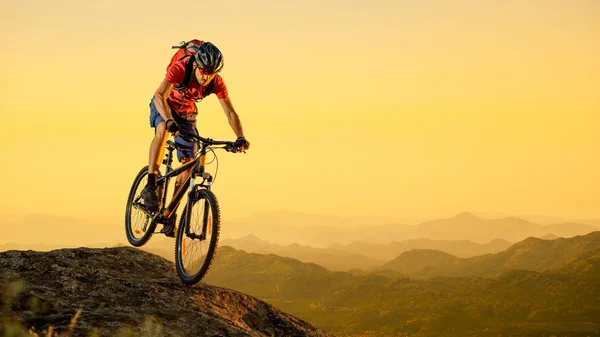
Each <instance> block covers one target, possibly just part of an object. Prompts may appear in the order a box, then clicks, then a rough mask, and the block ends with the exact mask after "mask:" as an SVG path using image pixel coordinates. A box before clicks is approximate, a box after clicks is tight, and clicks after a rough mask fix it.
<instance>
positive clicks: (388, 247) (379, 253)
mask: <svg viewBox="0 0 600 337" xmlns="http://www.w3.org/2000/svg"><path fill="white" fill-rule="evenodd" d="M511 245H512V243H511V242H508V241H506V240H503V239H494V240H492V241H490V242H488V243H475V242H472V241H469V240H433V239H410V240H402V241H395V242H391V243H388V244H376V243H366V242H352V243H350V244H347V245H341V244H339V243H338V244H333V245H331V246H330V248H331V249H337V250H343V251H347V252H354V253H358V254H361V255H364V256H367V257H370V258H372V259H378V260H384V261H390V260H392V259H394V258H396V257H397V256H398V255H400V254H401V253H403V252H406V251H409V250H411V249H432V250H439V251H442V252H446V253H448V254H452V255H455V256H458V257H472V256H477V255H484V254H489V253H498V252H501V251H503V250H505V249H507V248H508V247H510V246H511Z"/></svg>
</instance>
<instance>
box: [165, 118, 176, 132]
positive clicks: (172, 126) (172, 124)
mask: <svg viewBox="0 0 600 337" xmlns="http://www.w3.org/2000/svg"><path fill="white" fill-rule="evenodd" d="M167 131H169V132H173V133H175V132H177V131H179V124H177V122H175V121H174V120H172V119H169V120H167Z"/></svg>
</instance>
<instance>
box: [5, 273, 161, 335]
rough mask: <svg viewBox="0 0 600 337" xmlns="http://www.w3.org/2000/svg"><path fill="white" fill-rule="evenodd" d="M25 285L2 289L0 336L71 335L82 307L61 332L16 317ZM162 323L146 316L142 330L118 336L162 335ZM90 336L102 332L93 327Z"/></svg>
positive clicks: (33, 306)
mask: <svg viewBox="0 0 600 337" xmlns="http://www.w3.org/2000/svg"><path fill="white" fill-rule="evenodd" d="M24 287H25V285H24V283H23V282H22V281H21V280H16V281H11V282H9V283H8V284H6V285H5V287H4V289H2V297H1V298H0V302H1V303H3V304H4V305H3V311H2V317H0V337H31V336H35V337H69V336H71V334H72V333H73V330H74V329H75V327H76V325H77V321H78V319H79V317H80V316H81V313H82V312H83V309H82V308H79V309H78V310H77V311H76V312H75V313H74V314H73V317H71V320H70V322H69V326H68V327H67V328H66V329H65V330H64V331H61V332H58V331H56V330H55V328H54V326H50V327H48V328H47V329H44V330H42V331H36V330H35V327H33V326H32V327H29V328H26V327H24V326H23V324H22V323H21V321H19V320H18V319H17V318H16V317H15V313H14V312H13V306H14V305H15V303H17V302H18V298H19V296H20V294H21V293H22V291H23V289H24ZM36 306H37V304H36V303H35V302H34V303H32V304H31V308H30V309H31V310H32V311H34V312H35V311H36V310H37V309H38V308H36ZM161 330H162V324H161V323H160V321H158V320H157V319H155V318H153V317H146V319H145V321H144V323H143V325H142V326H141V328H140V332H136V331H133V330H131V329H128V328H123V329H121V330H119V331H118V332H117V333H116V334H115V336H116V337H158V336H160V335H161ZM88 336H89V337H99V336H100V332H99V330H97V329H93V330H92V331H90V332H89V334H88Z"/></svg>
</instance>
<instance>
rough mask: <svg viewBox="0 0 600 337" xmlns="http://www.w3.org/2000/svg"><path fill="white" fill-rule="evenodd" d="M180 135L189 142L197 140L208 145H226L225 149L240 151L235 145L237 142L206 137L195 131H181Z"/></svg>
mask: <svg viewBox="0 0 600 337" xmlns="http://www.w3.org/2000/svg"><path fill="white" fill-rule="evenodd" d="M179 136H180V137H181V138H183V139H185V140H187V141H188V142H191V141H196V142H202V143H204V144H206V145H209V146H210V145H225V146H224V147H223V148H224V149H225V151H227V152H234V153H235V152H238V151H237V149H236V147H235V142H231V141H225V140H214V139H212V138H204V137H202V136H199V135H196V134H193V133H183V132H180V133H179Z"/></svg>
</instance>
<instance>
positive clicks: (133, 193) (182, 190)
mask: <svg viewBox="0 0 600 337" xmlns="http://www.w3.org/2000/svg"><path fill="white" fill-rule="evenodd" d="M180 136H181V137H182V138H184V139H186V140H188V141H195V142H196V143H197V144H198V145H199V149H200V150H199V151H198V153H197V154H196V156H195V157H194V159H193V160H192V161H190V162H188V163H186V164H184V165H181V166H180V167H178V168H176V169H173V168H172V163H173V151H174V150H176V149H177V144H176V143H175V142H173V141H171V140H167V147H166V154H165V159H163V161H162V163H163V164H164V165H166V170H165V174H164V175H161V174H160V169H159V172H158V174H157V179H156V185H157V189H156V190H157V194H158V197H159V207H158V209H159V211H157V212H151V211H150V210H148V209H147V208H146V207H145V206H144V204H143V203H142V202H141V201H142V198H141V191H142V189H143V188H144V184H142V182H145V181H147V179H145V178H146V177H147V175H148V166H147V165H146V166H145V167H143V168H142V169H141V170H140V172H139V173H138V174H137V176H136V177H135V179H134V181H133V184H132V186H131V190H130V192H129V196H128V199H127V206H126V208H125V233H126V235H127V240H128V241H129V243H130V244H131V245H133V246H134V247H141V246H143V245H144V244H145V243H146V242H148V240H150V238H151V237H152V235H153V234H155V230H156V226H157V225H158V224H159V223H160V224H163V228H162V230H161V231H160V232H158V233H163V234H166V233H167V232H166V231H167V230H173V229H172V226H175V225H176V218H177V216H176V213H175V210H176V209H177V207H178V206H179V203H180V201H181V199H182V198H183V197H184V195H185V194H186V191H187V197H188V198H187V202H186V205H185V208H184V210H183V213H182V216H181V219H180V221H179V226H175V227H177V233H176V235H175V266H176V269H177V275H178V276H179V278H180V279H181V281H182V282H183V283H184V284H188V285H193V284H195V283H197V282H199V281H200V280H202V278H203V277H204V276H205V275H206V273H207V272H208V270H209V268H210V265H211V264H212V261H213V259H214V255H215V252H216V249H217V246H218V242H219V231H220V224H221V211H220V209H219V203H218V202H217V198H216V196H215V195H214V193H213V192H212V191H211V186H212V184H213V182H214V178H213V176H212V175H211V174H210V173H209V172H206V170H205V165H206V154H207V152H209V151H210V152H213V154H214V155H215V159H217V158H216V153H215V152H214V150H215V149H225V150H226V151H228V152H233V153H235V152H237V149H236V147H235V143H234V142H231V141H215V140H212V139H210V138H204V137H201V136H198V135H195V134H180ZM220 145H223V146H220ZM188 168H192V169H191V171H190V172H189V173H188V174H187V176H186V177H185V179H184V182H183V183H182V184H181V186H180V187H179V190H178V191H176V192H175V195H174V196H173V198H172V199H171V202H170V203H168V204H167V202H166V201H167V194H168V184H169V180H170V179H171V178H173V177H177V175H179V174H180V173H182V172H184V171H186V170H187V169H188ZM216 173H218V159H217V172H216ZM216 173H215V177H216ZM196 177H201V178H202V182H200V183H196V182H195V179H196ZM196 206H199V207H200V211H198V212H195V209H196V208H195V207H196ZM134 211H135V212H136V213H135V214H134ZM194 215H198V218H196V217H195V216H194ZM138 219H139V220H141V226H137V225H135V224H134V222H136V220H138ZM195 225H197V227H198V228H196V227H194V226H195ZM138 235H139V236H138ZM196 243H198V244H200V245H202V244H203V243H204V244H207V247H206V249H205V250H203V249H200V251H204V254H202V253H201V254H202V255H203V259H202V260H198V261H196V260H191V263H189V268H188V267H186V261H188V262H189V261H190V259H187V257H188V256H189V255H188V253H194V252H197V251H198V250H197V249H195V248H193V247H194V246H192V247H191V248H190V247H188V246H190V245H192V244H196ZM186 259H187V260H186ZM192 267H193V268H192ZM196 268H197V269H198V270H197V271H196V272H189V271H188V269H193V270H195V269H196Z"/></svg>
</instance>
